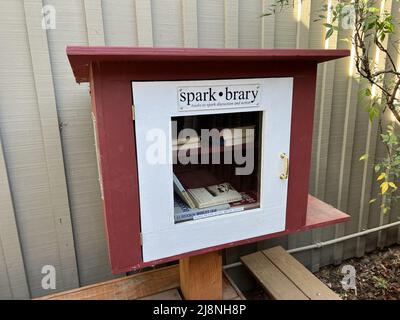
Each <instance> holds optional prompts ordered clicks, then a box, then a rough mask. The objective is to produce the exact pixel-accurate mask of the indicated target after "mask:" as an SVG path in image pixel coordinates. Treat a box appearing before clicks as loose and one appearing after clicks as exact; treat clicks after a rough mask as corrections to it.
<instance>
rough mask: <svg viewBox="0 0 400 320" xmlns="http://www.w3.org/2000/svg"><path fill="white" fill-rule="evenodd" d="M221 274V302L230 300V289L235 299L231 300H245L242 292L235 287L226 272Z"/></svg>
mask: <svg viewBox="0 0 400 320" xmlns="http://www.w3.org/2000/svg"><path fill="white" fill-rule="evenodd" d="M222 273H223V281H224V282H223V291H222V298H223V300H230V299H229V298H230V297H231V296H232V297H233V296H234V295H233V293H231V290H230V288H232V289H233V290H234V291H235V294H236V297H234V298H233V299H234V300H236V299H237V298H238V300H246V297H245V296H244V295H243V293H242V291H241V290H240V289H239V287H238V286H237V285H236V283H235V282H234V281H233V279H232V278H231V277H230V276H229V274H228V272H226V270H225V269H224V270H223V271H222Z"/></svg>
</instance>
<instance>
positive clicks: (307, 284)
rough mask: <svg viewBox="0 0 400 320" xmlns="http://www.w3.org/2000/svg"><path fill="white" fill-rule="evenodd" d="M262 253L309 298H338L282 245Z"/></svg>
mask: <svg viewBox="0 0 400 320" xmlns="http://www.w3.org/2000/svg"><path fill="white" fill-rule="evenodd" d="M263 254H264V255H265V256H266V257H267V258H268V259H270V261H271V262H272V263H273V264H274V265H275V267H276V268H278V269H279V270H280V271H281V272H282V273H283V274H284V275H285V276H286V277H287V278H288V279H290V281H292V282H293V284H294V285H295V286H296V287H298V288H300V290H301V291H302V292H303V293H304V294H305V295H306V296H307V297H308V298H309V299H311V300H340V298H339V296H338V295H337V294H336V293H334V292H333V291H332V290H331V289H329V288H328V287H327V286H326V285H325V284H324V283H322V282H321V281H320V280H319V279H318V278H317V277H316V276H314V275H313V274H312V273H311V272H310V271H308V270H307V269H306V268H305V267H304V266H303V265H302V264H301V263H300V262H299V261H297V260H296V259H295V258H293V257H292V256H291V255H290V254H289V253H287V252H286V251H285V250H284V249H283V248H282V247H274V248H271V249H267V250H264V251H263Z"/></svg>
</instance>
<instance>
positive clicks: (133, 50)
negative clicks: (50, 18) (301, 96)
mask: <svg viewBox="0 0 400 320" xmlns="http://www.w3.org/2000/svg"><path fill="white" fill-rule="evenodd" d="M67 55H68V59H69V61H70V64H71V66H72V69H73V72H74V75H75V78H76V81H77V82H87V81H89V66H90V63H91V62H105V61H113V62H121V61H131V62H145V61H150V62H160V61H164V62H169V63H173V64H174V65H175V67H178V68H179V64H181V63H184V62H193V61H197V62H198V61H203V62H212V61H218V62H220V63H234V62H243V61H246V62H250V61H258V62H268V61H309V62H310V61H311V62H314V63H319V62H324V61H329V60H333V59H338V58H342V57H346V56H349V55H350V51H349V50H326V49H216V48H144V47H86V46H69V47H67Z"/></svg>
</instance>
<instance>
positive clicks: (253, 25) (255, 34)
mask: <svg viewBox="0 0 400 320" xmlns="http://www.w3.org/2000/svg"><path fill="white" fill-rule="evenodd" d="M262 3H263V2H262V1H260V0H248V1H239V11H238V19H239V34H238V42H239V47H241V48H261V34H262V32H261V30H262V23H263V19H264V18H261V17H260V15H261V12H262Z"/></svg>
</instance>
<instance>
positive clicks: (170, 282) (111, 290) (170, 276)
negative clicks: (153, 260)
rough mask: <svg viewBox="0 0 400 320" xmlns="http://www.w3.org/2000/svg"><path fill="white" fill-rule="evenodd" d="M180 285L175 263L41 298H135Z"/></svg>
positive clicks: (177, 268)
mask: <svg viewBox="0 0 400 320" xmlns="http://www.w3.org/2000/svg"><path fill="white" fill-rule="evenodd" d="M178 287H179V267H178V265H173V266H169V267H165V268H160V269H155V270H151V271H147V272H141V273H137V274H134V275H131V276H127V277H123V278H119V279H115V280H110V281H106V282H102V283H98V284H94V285H90V286H86V287H82V288H78V289H73V290H70V291H66V292H61V293H57V294H54V295H49V296H44V297H41V298H39V300H134V299H139V298H142V297H146V296H149V295H152V294H156V293H159V292H162V291H166V290H170V289H176V288H178Z"/></svg>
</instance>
